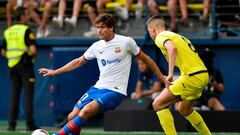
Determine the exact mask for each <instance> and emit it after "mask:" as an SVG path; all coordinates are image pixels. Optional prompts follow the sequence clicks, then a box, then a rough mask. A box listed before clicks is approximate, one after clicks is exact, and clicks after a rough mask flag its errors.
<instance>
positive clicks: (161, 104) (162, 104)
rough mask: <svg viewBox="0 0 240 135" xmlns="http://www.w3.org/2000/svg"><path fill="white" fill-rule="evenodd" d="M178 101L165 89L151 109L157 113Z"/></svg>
mask: <svg viewBox="0 0 240 135" xmlns="http://www.w3.org/2000/svg"><path fill="white" fill-rule="evenodd" d="M178 101H180V99H179V97H177V96H175V95H173V94H172V92H171V91H170V90H169V89H166V88H165V89H164V90H163V91H162V92H161V93H160V95H159V96H158V97H157V98H156V99H155V100H154V101H153V108H154V110H155V111H158V110H161V109H164V108H166V107H168V106H169V105H171V104H173V103H176V102H178Z"/></svg>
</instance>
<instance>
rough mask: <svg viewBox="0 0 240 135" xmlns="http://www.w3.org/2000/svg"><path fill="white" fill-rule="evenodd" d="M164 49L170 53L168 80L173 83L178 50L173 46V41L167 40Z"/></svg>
mask: <svg viewBox="0 0 240 135" xmlns="http://www.w3.org/2000/svg"><path fill="white" fill-rule="evenodd" d="M164 47H165V48H166V50H167V53H168V64H169V65H168V77H167V80H168V81H170V82H172V81H173V73H174V65H175V61H176V56H177V48H176V46H175V45H174V44H173V42H172V41H171V40H167V41H165V43H164Z"/></svg>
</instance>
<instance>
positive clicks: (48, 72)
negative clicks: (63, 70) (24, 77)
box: [38, 68, 56, 76]
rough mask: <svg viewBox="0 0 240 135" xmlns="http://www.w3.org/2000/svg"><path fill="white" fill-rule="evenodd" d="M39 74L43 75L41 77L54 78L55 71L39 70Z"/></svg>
mask: <svg viewBox="0 0 240 135" xmlns="http://www.w3.org/2000/svg"><path fill="white" fill-rule="evenodd" d="M38 72H39V74H43V76H54V75H56V70H52V69H47V68H40V69H39V70H38Z"/></svg>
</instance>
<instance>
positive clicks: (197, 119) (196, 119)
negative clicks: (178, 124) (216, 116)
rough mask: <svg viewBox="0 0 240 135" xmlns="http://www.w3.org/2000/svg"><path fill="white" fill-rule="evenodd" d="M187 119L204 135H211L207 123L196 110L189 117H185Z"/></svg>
mask: <svg viewBox="0 0 240 135" xmlns="http://www.w3.org/2000/svg"><path fill="white" fill-rule="evenodd" d="M185 118H186V119H187V120H188V121H189V122H190V123H191V124H192V126H193V127H194V128H195V129H196V130H197V131H198V132H199V133H201V134H202V135H211V132H210V131H209V129H208V127H207V125H206V124H205V122H204V121H203V119H202V117H201V116H200V114H199V113H198V112H196V111H195V110H194V111H193V112H192V113H191V114H189V115H188V116H185Z"/></svg>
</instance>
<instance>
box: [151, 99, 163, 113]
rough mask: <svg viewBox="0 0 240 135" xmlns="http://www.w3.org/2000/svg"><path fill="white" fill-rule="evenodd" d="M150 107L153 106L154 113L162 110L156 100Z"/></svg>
mask: <svg viewBox="0 0 240 135" xmlns="http://www.w3.org/2000/svg"><path fill="white" fill-rule="evenodd" d="M152 106H153V109H154V110H155V111H159V110H161V109H162V108H161V104H160V103H159V101H157V100H154V101H153V103H152Z"/></svg>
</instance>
